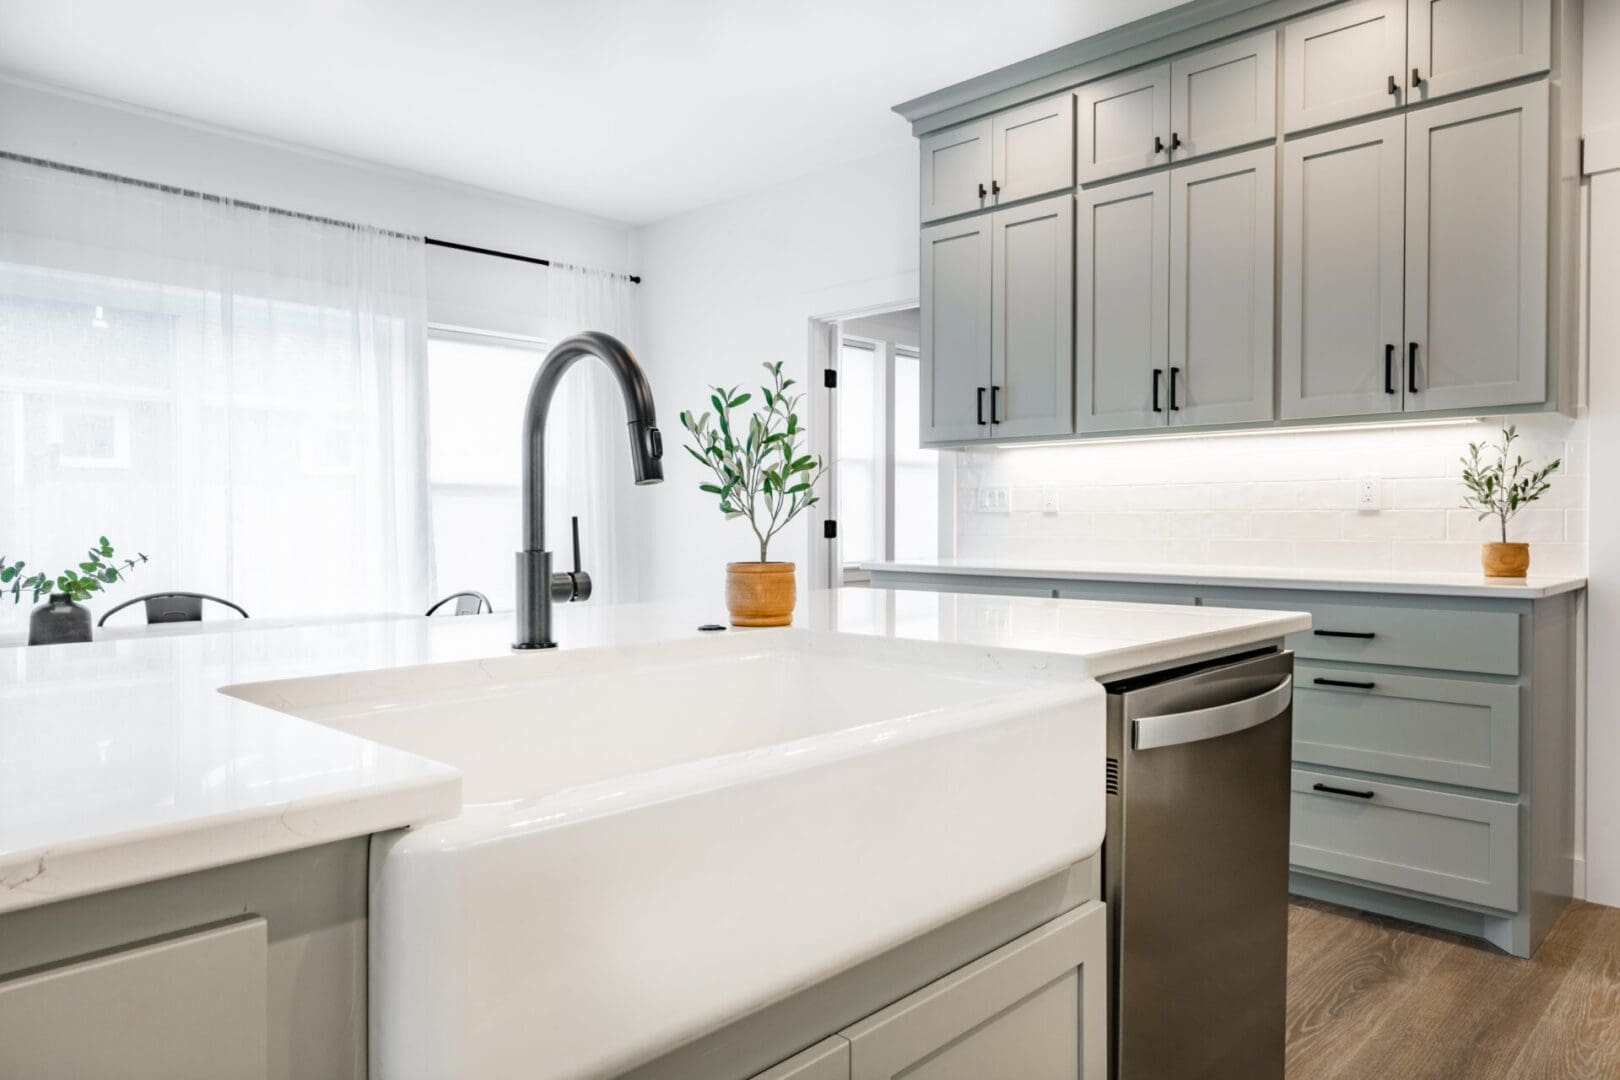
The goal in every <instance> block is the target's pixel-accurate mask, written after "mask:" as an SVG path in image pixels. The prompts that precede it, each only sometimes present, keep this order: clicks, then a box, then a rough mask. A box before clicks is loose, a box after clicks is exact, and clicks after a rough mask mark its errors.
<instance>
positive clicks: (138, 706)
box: [0, 589, 1310, 912]
mask: <svg viewBox="0 0 1620 1080" xmlns="http://www.w3.org/2000/svg"><path fill="white" fill-rule="evenodd" d="M557 616H558V636H559V638H560V640H561V641H562V642H563V647H564V648H565V649H577V648H588V647H602V646H613V645H620V644H630V643H634V642H649V641H663V640H671V639H676V638H683V637H699V636H703V635H702V634H701V633H700V631H699V630H698V629H697V628H698V626H699V625H701V624H703V623H707V622H723V621H724V620H723V614H722V613H721V612H719V611H716V610H713V609H708V608H705V606H704V605H694V604H676V603H670V604H642V605H591V604H583V605H577V606H576V605H570V606H566V607H563V608H559V609H558V612H557ZM797 622H798V624H799V625H801V626H806V627H809V628H810V629H816V630H825V631H833V632H838V633H847V634H862V635H877V636H883V637H888V638H894V639H899V640H907V641H916V642H940V643H949V644H956V645H971V646H974V647H976V648H982V649H984V650H986V651H987V652H988V653H990V654H994V653H995V652H998V651H1004V650H1015V651H1017V652H1020V653H1026V654H1027V653H1031V652H1033V653H1041V654H1047V655H1050V656H1052V657H1053V658H1054V659H1058V658H1061V659H1062V660H1063V664H1062V667H1063V669H1064V670H1065V671H1072V672H1073V673H1074V674H1075V676H1076V677H1089V678H1092V679H1104V678H1108V677H1110V676H1116V675H1124V674H1129V673H1133V672H1137V671H1142V670H1149V669H1152V668H1154V667H1161V666H1170V665H1173V664H1176V663H1180V662H1184V661H1186V660H1192V659H1196V658H1200V657H1204V656H1213V655H1220V654H1222V653H1225V652H1231V651H1234V650H1238V649H1241V648H1243V647H1244V646H1247V645H1252V644H1259V643H1262V642H1266V641H1273V640H1277V639H1279V638H1281V637H1283V636H1284V635H1285V634H1289V633H1293V632H1295V631H1297V630H1301V629H1305V628H1306V627H1308V626H1309V623H1310V620H1309V617H1308V616H1306V615H1304V614H1296V613H1289V612H1275V611H1238V610H1229V609H1221V608H1210V607H1196V608H1195V607H1187V608H1182V607H1174V606H1164V605H1148V604H1120V603H1104V602H1093V601H1082V600H1052V599H1042V598H1028V597H1002V596H976V595H962V594H950V593H934V592H925V591H912V590H885V589H841V590H836V591H818V592H813V593H811V594H809V595H808V596H807V597H805V599H804V601H803V603H801V606H800V609H799V612H798V618H797ZM736 632H738V631H728V633H736ZM745 632H748V633H769V632H770V631H745ZM511 636H512V622H511V616H510V614H497V615H490V616H465V617H459V618H439V619H426V618H422V619H400V618H380V619H368V620H356V621H353V622H344V623H322V624H313V625H305V626H279V627H272V628H266V629H262V630H261V629H255V628H252V627H250V626H245V625H244V626H237V627H233V629H232V632H229V633H217V634H216V633H199V634H188V635H178V636H153V637H126V638H120V639H117V640H108V641H98V642H93V643H90V644H85V645H58V646H43V647H36V648H0V912H4V911H8V910H14V909H19V908H25V907H31V906H35V905H38V904H44V903H50V902H52V901H56V900H62V899H67V898H69V897H73V896H80V895H85V894H88V893H93V892H100V891H104V890H107V889H113V888H119V887H122V886H126V885H134V884H139V883H141V882H145V881H152V880H156V879H159V878H164V877H172V876H175V875H177V874H183V873H189V872H192V871H196V870H203V869H208V868H210V867H214V866H221V865H225V864H227V863H233V862H240V861H244V860H247V859H253V858H259V857H263V856H266V855H272V854H276V853H278V852H282V851H288V850H292V849H295V848H300V847H309V846H313V845H316V844H321V843H327V842H331V841H335V840H340V839H345V838H348V837H354V836H362V835H367V834H370V833H376V832H384V831H388V830H392V829H398V828H404V827H409V826H411V825H417V824H422V823H425V822H428V821H431V820H435V819H440V818H446V817H453V816H455V815H456V814H457V813H458V812H459V811H460V808H461V778H460V774H459V773H458V772H457V771H456V770H455V769H453V768H451V767H449V766H447V765H443V764H440V763H438V762H434V761H430V760H427V759H425V758H422V757H418V756H416V755H413V754H409V753H405V752H403V751H400V750H395V749H393V748H390V747H387V746H383V745H380V744H378V743H375V742H371V741H368V740H366V739H361V738H357V737H354V736H352V735H348V734H346V733H344V732H341V731H338V730H336V729H334V728H328V727H324V726H322V725H320V724H316V723H312V722H309V721H305V720H301V719H298V718H296V717H293V716H289V715H285V714H283V713H280V712H276V711H274V710H272V709H269V708H266V707H263V706H260V705H256V704H252V703H250V702H247V701H243V700H239V699H237V698H234V697H231V696H228V695H226V694H223V693H220V688H221V687H226V686H231V685H234V684H238V683H245V682H258V681H263V680H269V679H282V678H291V677H295V676H308V675H324V674H335V673H340V672H352V671H365V670H376V669H382V668H396V667H407V666H414V665H420V664H433V663H446V662H452V661H466V660H479V659H487V658H491V657H497V656H499V657H506V656H510V655H511V652H510V641H511ZM545 660H546V654H543V653H537V654H533V662H535V663H545Z"/></svg>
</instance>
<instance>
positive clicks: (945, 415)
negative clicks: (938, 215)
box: [920, 217, 992, 442]
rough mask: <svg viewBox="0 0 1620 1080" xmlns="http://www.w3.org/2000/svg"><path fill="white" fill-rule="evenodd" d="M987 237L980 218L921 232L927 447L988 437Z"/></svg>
mask: <svg viewBox="0 0 1620 1080" xmlns="http://www.w3.org/2000/svg"><path fill="white" fill-rule="evenodd" d="M990 233H991V223H990V220H989V219H988V218H985V217H977V218H968V219H965V220H962V221H957V222H952V223H949V224H945V225H935V226H933V227H931V228H927V229H924V230H923V232H922V268H921V274H920V279H921V285H922V379H921V383H922V431H923V439H924V440H926V441H929V442H962V441H967V440H971V439H979V438H983V437H984V436H985V435H987V434H988V433H989V423H990V421H989V413H988V407H989V401H988V397H989V393H990V334H991V328H990V296H991V285H992V281H991V270H990V265H991V264H990V249H991V242H990Z"/></svg>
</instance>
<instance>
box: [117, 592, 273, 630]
mask: <svg viewBox="0 0 1620 1080" xmlns="http://www.w3.org/2000/svg"><path fill="white" fill-rule="evenodd" d="M204 600H207V601H209V602H211V603H215V604H221V605H223V606H225V607H228V608H230V609H231V610H232V611H235V612H236V613H237V614H239V615H241V616H242V618H244V619H245V618H247V617H248V613H247V612H246V611H244V610H243V609H242V607H241V606H240V605H239V604H233V603H231V602H230V601H229V600H226V599H224V598H223V597H219V596H210V595H208V594H207V593H200V592H160V593H147V594H146V595H145V596H137V597H135V598H134V599H132V600H125V601H124V602H123V603H122V604H119V605H118V606H117V607H113V608H109V609H108V610H107V612H106V614H104V615H102V616H101V618H100V619H98V620H97V621H96V625H97V626H106V625H107V620H108V619H110V618H112V617H113V616H114V615H116V614H118V613H119V612H120V611H123V610H124V609H125V608H127V607H133V606H134V605H136V604H145V605H146V621H147V624H148V625H150V624H152V623H173V622H202V606H203V601H204Z"/></svg>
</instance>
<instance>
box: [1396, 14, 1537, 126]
mask: <svg viewBox="0 0 1620 1080" xmlns="http://www.w3.org/2000/svg"><path fill="white" fill-rule="evenodd" d="M1408 18H1409V20H1410V25H1409V27H1408V30H1407V38H1406V42H1407V45H1406V47H1407V55H1408V59H1409V61H1410V62H1409V63H1408V64H1407V66H1408V67H1409V68H1413V69H1415V70H1416V71H1417V73H1418V75H1419V77H1421V78H1422V80H1423V81H1422V83H1421V84H1420V85H1419V86H1418V87H1416V88H1415V89H1414V90H1413V92H1412V100H1414V101H1427V100H1429V99H1430V98H1435V97H1443V96H1445V95H1446V94H1455V93H1459V92H1460V91H1463V90H1471V89H1473V88H1474V87H1476V86H1489V85H1490V84H1491V83H1497V82H1506V81H1507V80H1508V79H1516V78H1518V77H1519V76H1521V75H1532V74H1534V73H1535V72H1538V71H1546V70H1547V68H1548V67H1549V66H1550V64H1551V56H1552V4H1551V0H1467V2H1464V0H1411V5H1410V7H1409V8H1408ZM1408 74H1410V72H1408Z"/></svg>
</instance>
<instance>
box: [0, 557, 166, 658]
mask: <svg viewBox="0 0 1620 1080" xmlns="http://www.w3.org/2000/svg"><path fill="white" fill-rule="evenodd" d="M145 561H146V556H145V555H143V554H140V553H139V552H137V553H136V556H135V558H133V559H119V558H118V557H117V554H116V552H114V551H113V546H112V544H111V543H109V542H108V541H107V538H106V537H105V536H102V537H98V538H97V540H96V543H95V544H93V545H91V546H90V547H89V548H88V549H86V551H85V557H84V558H83V559H81V560H80V561H79V565H78V566H76V567H75V566H70V567H68V568H67V569H66V570H63V571H62V572H61V573H60V574H56V575H54V576H53V575H51V574H45V573H40V572H35V573H32V574H25V573H23V571H24V570H25V569H27V567H28V564H27V563H26V562H24V561H23V560H21V559H18V560H17V561H16V562H12V561H11V560H10V559H9V558H7V557H5V556H0V596H4V595H6V594H8V593H9V594H10V596H11V601H12V603H14V604H20V603H22V598H23V594H24V593H27V594H28V595H29V602H30V603H34V604H38V605H39V606H38V607H36V608H34V610H33V613H32V614H31V615H30V616H29V618H28V644H30V645H59V644H64V643H67V642H75V641H89V640H90V612H89V611H88V610H86V609H85V608H84V606H83V604H82V603H81V601H84V600H88V599H89V598H90V597H91V596H92V595H94V594H96V593H99V592H101V591H102V590H103V589H104V588H105V587H106V586H108V585H112V584H114V583H116V582H119V581H122V580H124V578H125V577H127V576H128V575H129V572H130V571H131V570H133V569H135V568H136V567H137V566H139V565H140V564H141V563H143V562H145ZM42 596H46V597H47V599H46V601H45V602H44V603H42V604H41V603H40V602H39V598H40V597H42Z"/></svg>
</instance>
